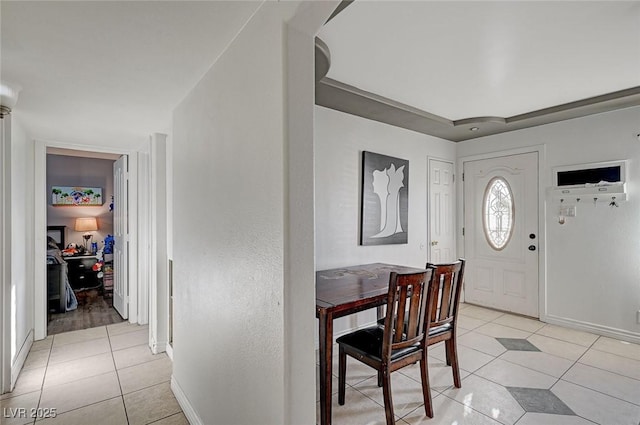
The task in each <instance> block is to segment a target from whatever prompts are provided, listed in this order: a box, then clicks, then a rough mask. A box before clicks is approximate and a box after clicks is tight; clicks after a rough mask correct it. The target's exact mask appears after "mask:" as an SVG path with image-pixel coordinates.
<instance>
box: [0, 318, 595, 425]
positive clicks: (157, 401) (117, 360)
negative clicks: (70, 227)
mask: <svg viewBox="0 0 640 425" xmlns="http://www.w3.org/2000/svg"><path fill="white" fill-rule="evenodd" d="M148 335H149V329H148V327H147V326H138V325H131V324H128V323H118V324H114V325H108V326H100V327H96V328H90V329H84V330H80V331H73V332H67V333H62V334H57V335H52V336H49V337H48V338H47V339H44V340H42V341H37V342H35V343H34V344H33V346H32V348H31V351H30V353H29V356H28V357H27V360H26V362H25V365H24V368H23V370H22V372H21V373H20V376H19V377H18V382H17V383H16V387H15V389H14V391H13V392H11V393H8V394H3V395H1V396H0V423H1V424H2V425H26V424H38V425H40V424H42V425H76V424H78V425H79V424H82V425H88V424H91V425H143V424H150V423H153V424H155V425H186V424H188V421H187V419H186V418H185V416H184V414H183V413H182V410H181V409H180V406H179V405H178V402H177V401H176V399H175V397H174V396H173V393H172V392H171V389H170V387H169V386H170V380H171V366H172V365H171V361H170V360H169V358H168V357H167V356H166V355H165V354H159V355H153V354H151V351H150V350H149V348H148V346H147V344H148V339H149V336H148ZM596 360H597V359H596ZM21 409H25V410H21ZM32 409H33V410H32ZM51 409H55V418H54V417H49V418H45V417H44V416H47V414H48V416H53V415H52V410H51ZM32 414H34V416H36V417H35V418H31V416H32ZM25 416H26V417H25ZM37 416H41V417H37Z"/></svg>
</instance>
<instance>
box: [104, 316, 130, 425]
mask: <svg viewBox="0 0 640 425" xmlns="http://www.w3.org/2000/svg"><path fill="white" fill-rule="evenodd" d="M104 328H105V331H106V332H107V340H108V341H109V354H111V361H112V362H113V369H114V370H115V372H116V379H117V380H118V388H120V400H122V407H123V408H124V417H125V419H126V420H127V424H128V423H129V413H128V412H127V404H126V403H125V402H124V393H123V391H122V383H121V382H120V374H119V373H118V366H117V365H116V359H115V357H113V346H112V345H111V335H110V334H109V329H107V326H106V325H105V327H104Z"/></svg>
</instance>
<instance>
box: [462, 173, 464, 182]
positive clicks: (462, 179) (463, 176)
mask: <svg viewBox="0 0 640 425" xmlns="http://www.w3.org/2000/svg"><path fill="white" fill-rule="evenodd" d="M462 181H464V173H462Z"/></svg>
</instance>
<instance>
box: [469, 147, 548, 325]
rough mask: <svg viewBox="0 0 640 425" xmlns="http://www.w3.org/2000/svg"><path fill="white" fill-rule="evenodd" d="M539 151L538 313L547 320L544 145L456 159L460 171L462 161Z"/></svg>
mask: <svg viewBox="0 0 640 425" xmlns="http://www.w3.org/2000/svg"><path fill="white" fill-rule="evenodd" d="M534 152H537V153H538V234H539V237H538V316H539V319H540V321H542V322H546V321H547V297H546V294H547V249H546V247H547V224H546V214H545V211H546V203H545V188H546V187H548V186H550V182H549V181H548V180H549V176H548V175H547V174H545V172H544V170H545V169H546V163H547V157H546V145H544V144H542V145H532V146H526V147H522V148H514V149H505V150H499V151H491V152H487V153H483V154H476V155H469V156H463V157H459V158H458V159H457V168H456V169H458V170H460V173H461V175H462V173H464V163H465V162H471V161H478V160H483V159H493V158H500V157H504V156H512V155H519V154H523V153H534ZM462 183H463V179H462V178H459V179H456V198H457V200H458V205H460V206H461V208H459V209H458V214H457V217H458V218H457V222H458V225H457V230H456V233H457V238H456V239H457V246H458V247H460V249H459V250H458V252H459V254H460V256H461V257H464V254H465V253H464V236H463V235H462V229H463V228H464V211H465V205H464V185H463V184H462ZM464 295H465V294H464V288H463V291H462V299H461V300H462V301H464Z"/></svg>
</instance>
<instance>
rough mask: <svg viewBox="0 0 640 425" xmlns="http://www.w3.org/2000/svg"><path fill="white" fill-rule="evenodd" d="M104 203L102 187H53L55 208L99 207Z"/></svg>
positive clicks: (52, 194)
mask: <svg viewBox="0 0 640 425" xmlns="http://www.w3.org/2000/svg"><path fill="white" fill-rule="evenodd" d="M103 203H104V201H103V199H102V188H100V187H81V186H76V187H71V186H52V187H51V205H54V206H61V205H65V206H70V205H71V206H73V205H76V206H99V205H102V204H103Z"/></svg>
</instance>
